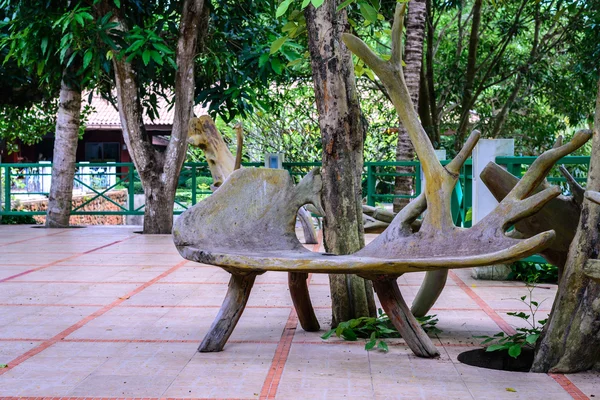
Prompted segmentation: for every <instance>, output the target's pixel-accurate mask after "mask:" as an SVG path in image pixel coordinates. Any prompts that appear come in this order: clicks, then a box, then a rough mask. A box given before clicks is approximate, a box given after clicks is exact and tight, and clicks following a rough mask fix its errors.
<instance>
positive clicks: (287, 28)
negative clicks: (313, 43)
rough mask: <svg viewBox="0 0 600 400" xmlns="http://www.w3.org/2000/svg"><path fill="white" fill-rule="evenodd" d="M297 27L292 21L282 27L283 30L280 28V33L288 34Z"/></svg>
mask: <svg viewBox="0 0 600 400" xmlns="http://www.w3.org/2000/svg"><path fill="white" fill-rule="evenodd" d="M297 26H298V24H297V23H295V22H294V21H290V22H288V23H287V24H285V25H284V26H283V28H281V31H282V32H290V31H292V30H294V29H296V27H297Z"/></svg>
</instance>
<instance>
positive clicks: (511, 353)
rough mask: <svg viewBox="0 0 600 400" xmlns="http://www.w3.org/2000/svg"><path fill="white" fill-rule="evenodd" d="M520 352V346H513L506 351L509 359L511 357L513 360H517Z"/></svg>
mask: <svg viewBox="0 0 600 400" xmlns="http://www.w3.org/2000/svg"><path fill="white" fill-rule="evenodd" d="M521 350H522V348H521V345H520V344H513V345H512V346H510V348H509V349H508V355H509V356H511V357H513V358H517V357H519V355H520V354H521Z"/></svg>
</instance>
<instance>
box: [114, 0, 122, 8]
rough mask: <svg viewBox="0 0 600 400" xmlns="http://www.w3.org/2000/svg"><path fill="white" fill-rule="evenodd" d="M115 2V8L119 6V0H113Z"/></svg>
mask: <svg viewBox="0 0 600 400" xmlns="http://www.w3.org/2000/svg"><path fill="white" fill-rule="evenodd" d="M114 2H115V6H117V8H121V0H114Z"/></svg>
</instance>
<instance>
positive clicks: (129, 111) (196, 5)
mask: <svg viewBox="0 0 600 400" xmlns="http://www.w3.org/2000/svg"><path fill="white" fill-rule="evenodd" d="M104 6H105V7H109V8H110V7H112V5H109V3H107V2H105V3H104ZM206 12H207V9H206V8H205V6H204V1H203V0H186V1H184V2H183V9H182V13H181V22H180V26H179V38H178V40H177V56H176V62H177V72H176V77H175V90H174V95H175V99H176V100H175V106H174V117H173V129H172V130H171V138H170V140H169V144H168V146H167V149H166V150H165V152H164V153H160V152H158V151H156V150H155V149H154V147H153V146H152V138H151V137H150V135H148V133H147V132H146V128H145V126H144V123H143V120H142V114H143V110H142V106H141V102H140V97H139V90H138V82H137V79H136V73H135V71H134V70H133V67H132V65H131V63H129V62H127V61H126V59H125V57H114V58H113V64H114V67H115V80H116V86H117V101H118V104H119V115H120V117H121V125H122V128H123V138H124V140H125V143H126V144H127V148H128V149H129V152H130V155H131V159H132V160H133V162H134V164H135V167H136V169H137V171H138V174H139V176H140V180H141V181H142V186H143V187H144V193H145V195H146V206H145V209H144V233H145V234H169V233H171V230H172V228H173V202H174V200H175V191H176V189H177V181H178V179H179V173H180V172H181V167H182V165H183V161H184V160H185V155H186V150H187V140H186V139H187V136H188V128H189V123H190V118H191V117H192V106H193V101H194V87H195V86H194V58H195V55H196V48H197V43H198V38H199V36H202V34H203V33H204V32H200V27H201V26H202V29H205V28H206V27H205V26H204V25H205V24H203V22H204V21H203V18H202V17H203V14H204V15H205V14H206ZM115 15H118V14H117V13H115ZM117 20H118V19H117ZM118 22H119V24H120V27H121V29H123V30H126V29H127V28H126V26H125V22H124V21H122V20H118Z"/></svg>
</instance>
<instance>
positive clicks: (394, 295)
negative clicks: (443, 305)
mask: <svg viewBox="0 0 600 400" xmlns="http://www.w3.org/2000/svg"><path fill="white" fill-rule="evenodd" d="M373 287H374V288H375V292H376V293H377V297H379V301H381V306H382V307H383V309H384V310H385V313H386V314H387V316H388V317H389V318H390V321H392V323H393V324H394V326H395V327H396V329H398V332H400V335H401V336H402V339H404V341H405V342H406V344H407V345H408V347H410V349H411V350H412V351H413V353H415V355H416V356H419V357H425V358H433V357H438V356H439V355H440V353H439V351H438V350H437V349H436V348H435V346H434V345H433V343H432V342H431V339H430V338H429V336H427V334H426V333H425V331H424V330H423V328H421V325H420V324H419V321H417V320H416V319H415V317H414V316H413V315H412V313H411V312H410V310H409V309H408V306H407V305H406V302H405V301H404V298H403V297H402V293H400V289H399V288H398V284H397V283H396V278H395V277H393V278H390V277H387V276H386V277H383V278H381V279H375V280H373Z"/></svg>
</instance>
